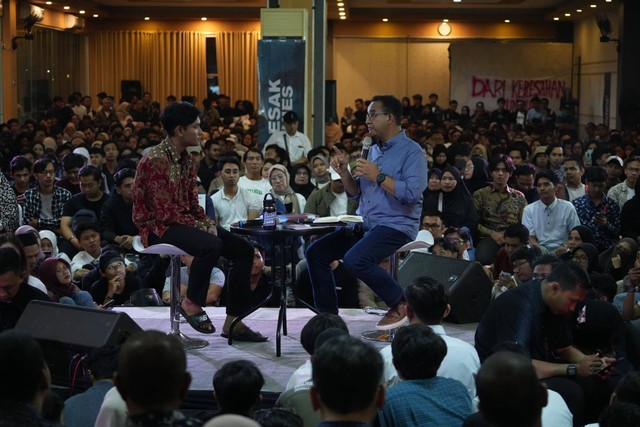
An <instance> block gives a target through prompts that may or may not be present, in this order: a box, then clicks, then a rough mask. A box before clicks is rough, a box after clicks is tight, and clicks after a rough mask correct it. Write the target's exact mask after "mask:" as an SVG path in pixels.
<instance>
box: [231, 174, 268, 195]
mask: <svg viewBox="0 0 640 427" xmlns="http://www.w3.org/2000/svg"><path fill="white" fill-rule="evenodd" d="M238 187H240V188H246V189H247V190H249V191H251V192H252V193H255V194H256V195H258V196H260V197H261V198H264V195H265V194H267V193H268V192H269V191H271V184H269V181H268V180H266V179H264V178H262V177H260V179H259V180H256V181H254V180H253V179H249V178H247V177H246V175H245V176H241V177H240V179H239V180H238Z"/></svg>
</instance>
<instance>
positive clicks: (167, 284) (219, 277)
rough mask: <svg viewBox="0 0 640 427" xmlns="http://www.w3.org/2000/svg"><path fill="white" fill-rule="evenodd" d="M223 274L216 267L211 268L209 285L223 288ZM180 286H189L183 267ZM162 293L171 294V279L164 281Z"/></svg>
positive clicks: (184, 267)
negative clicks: (212, 284)
mask: <svg viewBox="0 0 640 427" xmlns="http://www.w3.org/2000/svg"><path fill="white" fill-rule="evenodd" d="M224 280H225V278H224V273H223V272H222V270H220V269H219V268H217V267H213V270H211V276H210V278H209V284H211V283H215V284H216V285H218V286H220V287H221V288H223V287H224ZM180 284H181V285H185V286H188V285H189V273H188V272H187V267H186V266H183V267H181V268H180ZM162 292H171V277H167V278H166V279H164V288H162Z"/></svg>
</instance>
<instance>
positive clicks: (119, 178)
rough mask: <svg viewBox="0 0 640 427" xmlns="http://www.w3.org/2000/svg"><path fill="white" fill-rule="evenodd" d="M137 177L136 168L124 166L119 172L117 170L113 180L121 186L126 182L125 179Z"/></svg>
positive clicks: (117, 185)
mask: <svg viewBox="0 0 640 427" xmlns="http://www.w3.org/2000/svg"><path fill="white" fill-rule="evenodd" d="M135 177H136V171H135V170H134V169H131V168H124V169H120V170H119V171H118V172H116V174H115V175H113V182H114V183H115V184H116V187H118V188H120V187H122V183H123V182H124V180H125V179H127V178H135Z"/></svg>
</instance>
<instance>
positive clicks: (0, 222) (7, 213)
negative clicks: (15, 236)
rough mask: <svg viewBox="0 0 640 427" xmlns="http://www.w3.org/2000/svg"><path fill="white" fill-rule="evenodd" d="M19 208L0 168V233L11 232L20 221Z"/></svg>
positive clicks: (18, 225)
mask: <svg viewBox="0 0 640 427" xmlns="http://www.w3.org/2000/svg"><path fill="white" fill-rule="evenodd" d="M21 213H22V212H21V210H20V208H19V205H18V199H17V198H16V195H15V193H14V192H13V189H12V188H11V185H9V181H7V178H6V177H5V176H4V174H3V173H2V170H0V233H13V232H15V231H16V229H17V228H18V227H20V223H21V221H22V218H21Z"/></svg>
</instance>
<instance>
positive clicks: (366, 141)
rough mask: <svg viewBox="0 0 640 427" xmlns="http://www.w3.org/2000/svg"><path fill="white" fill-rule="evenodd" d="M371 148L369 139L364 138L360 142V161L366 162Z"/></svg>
mask: <svg viewBox="0 0 640 427" xmlns="http://www.w3.org/2000/svg"><path fill="white" fill-rule="evenodd" d="M370 148H371V137H370V136H365V137H364V139H363V140H362V154H360V158H361V159H365V160H367V157H369V149H370Z"/></svg>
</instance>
